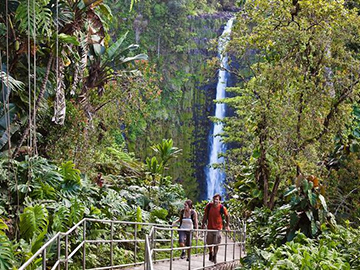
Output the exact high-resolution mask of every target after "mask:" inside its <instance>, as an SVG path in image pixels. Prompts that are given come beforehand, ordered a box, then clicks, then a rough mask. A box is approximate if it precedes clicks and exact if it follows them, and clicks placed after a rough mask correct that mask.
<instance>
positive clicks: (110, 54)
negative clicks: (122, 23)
mask: <svg viewBox="0 0 360 270" xmlns="http://www.w3.org/2000/svg"><path fill="white" fill-rule="evenodd" d="M128 33H129V31H127V32H126V33H125V34H124V35H123V36H122V37H121V38H119V39H118V40H117V41H116V42H115V43H114V44H113V45H111V46H110V48H109V49H107V54H108V58H109V60H112V59H114V57H115V56H116V55H117V52H118V50H119V48H120V46H121V44H122V43H123V42H124V40H125V38H126V36H127V35H128Z"/></svg>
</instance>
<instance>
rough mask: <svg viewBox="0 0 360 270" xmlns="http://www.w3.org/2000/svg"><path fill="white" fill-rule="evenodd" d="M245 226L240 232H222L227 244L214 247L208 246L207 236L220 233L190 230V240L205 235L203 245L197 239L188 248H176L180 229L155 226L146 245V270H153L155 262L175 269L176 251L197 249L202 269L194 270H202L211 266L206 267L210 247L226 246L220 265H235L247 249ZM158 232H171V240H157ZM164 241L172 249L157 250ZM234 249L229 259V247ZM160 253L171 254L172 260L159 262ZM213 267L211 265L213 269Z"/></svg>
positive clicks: (189, 263) (189, 266)
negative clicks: (237, 254)
mask: <svg viewBox="0 0 360 270" xmlns="http://www.w3.org/2000/svg"><path fill="white" fill-rule="evenodd" d="M242 224H243V226H242V227H241V229H240V230H229V231H225V230H224V231H222V232H221V233H222V234H223V235H224V236H225V243H220V244H213V245H207V244H206V236H207V234H208V233H209V232H218V231H217V230H204V229H194V230H190V239H192V236H193V235H194V233H196V234H200V233H201V234H202V235H203V243H204V244H202V245H199V243H198V240H199V239H198V237H196V238H195V246H193V245H192V241H190V246H188V247H174V232H177V231H179V229H174V228H166V227H157V226H154V227H153V228H152V230H151V231H150V233H149V237H148V241H149V243H148V244H147V245H146V247H145V248H146V251H145V252H146V254H147V261H146V264H145V267H144V268H145V270H153V269H154V266H153V263H155V262H160V261H169V263H170V264H169V270H172V269H173V259H174V251H177V250H188V249H190V251H191V250H192V249H195V253H196V254H198V252H197V250H198V249H202V252H201V254H202V267H198V268H194V269H193V270H200V269H205V268H207V267H209V266H207V265H206V260H205V256H206V250H207V248H209V247H221V246H224V248H225V253H224V261H222V262H219V263H217V264H215V266H216V265H218V264H224V263H233V262H237V261H239V260H240V258H241V257H242V256H243V250H244V247H245V239H246V226H245V223H242ZM158 231H170V232H171V236H170V239H157V238H156V232H158ZM229 239H231V240H232V242H229V241H228V240H229ZM164 241H170V242H171V245H170V248H157V245H156V243H157V242H164ZM229 246H230V247H232V252H230V253H231V254H230V255H232V256H231V257H232V258H231V257H230V258H229V257H228V255H229V254H228V252H227V251H228V247H229ZM236 246H239V247H240V249H239V257H238V258H236ZM158 252H170V258H168V259H163V260H157V259H156V253H158ZM213 266H214V264H213V265H211V267H213ZM188 269H189V270H190V269H192V268H191V256H189V261H188Z"/></svg>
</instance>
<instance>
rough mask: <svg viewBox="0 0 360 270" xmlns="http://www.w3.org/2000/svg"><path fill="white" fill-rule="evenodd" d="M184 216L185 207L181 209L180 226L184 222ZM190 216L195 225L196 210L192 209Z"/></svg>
mask: <svg viewBox="0 0 360 270" xmlns="http://www.w3.org/2000/svg"><path fill="white" fill-rule="evenodd" d="M183 217H184V209H182V210H181V211H180V226H181V224H182V220H183ZM190 218H191V220H192V222H193V225H194V226H195V210H194V209H191V210H190Z"/></svg>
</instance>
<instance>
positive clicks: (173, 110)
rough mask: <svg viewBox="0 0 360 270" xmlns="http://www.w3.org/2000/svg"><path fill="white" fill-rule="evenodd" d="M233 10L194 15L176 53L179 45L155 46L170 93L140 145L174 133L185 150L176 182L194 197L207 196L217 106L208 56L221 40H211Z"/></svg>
mask: <svg viewBox="0 0 360 270" xmlns="http://www.w3.org/2000/svg"><path fill="white" fill-rule="evenodd" d="M233 14H234V13H231V12H219V13H215V14H211V15H209V14H204V15H198V16H188V18H187V19H188V22H187V23H188V30H187V31H188V35H187V36H188V39H186V38H184V39H177V43H176V47H177V48H182V50H180V51H178V52H175V51H174V50H173V49H174V48H168V47H166V45H163V46H161V47H160V48H159V47H158V46H157V47H156V49H155V48H154V51H153V55H152V56H153V57H157V56H158V55H160V58H159V63H160V65H161V67H162V75H163V76H164V82H163V89H165V90H164V91H166V92H167V93H166V94H164V95H166V96H164V101H163V104H164V108H162V109H161V111H159V112H157V113H156V114H157V116H156V117H155V119H154V120H153V122H152V124H151V125H150V128H149V129H148V130H147V134H146V139H145V140H142V141H141V142H138V143H137V144H138V147H137V149H147V148H149V146H150V145H151V144H152V143H155V142H158V141H160V140H161V139H162V138H172V139H173V140H174V145H175V146H177V147H179V148H181V149H182V150H183V151H182V155H180V156H179V157H178V158H177V160H176V161H175V162H174V163H172V164H171V165H170V166H171V167H170V168H169V173H170V175H171V176H172V177H173V180H174V181H175V182H178V183H181V184H182V185H183V186H184V189H185V191H186V194H187V196H188V197H189V198H191V199H193V200H199V199H204V197H205V189H206V184H205V171H204V168H205V166H206V164H207V163H208V156H209V155H208V136H209V131H210V127H211V121H210V120H209V116H210V115H213V113H214V109H215V106H214V103H213V100H214V99H215V91H216V83H217V74H216V72H215V71H209V67H208V65H207V64H206V61H207V60H209V59H211V58H213V57H216V56H217V48H216V45H217V42H211V40H213V39H216V38H217V37H219V35H220V34H221V33H222V30H223V27H224V24H226V22H227V20H228V19H229V18H230V17H231V16H233ZM147 31H153V29H149V28H148V29H147ZM173 38H174V39H175V38H176V36H175V37H173ZM154 47H155V46H154ZM159 51H160V52H159ZM165 99H166V100H165ZM139 144H140V145H139ZM146 154H149V153H144V156H145V155H146Z"/></svg>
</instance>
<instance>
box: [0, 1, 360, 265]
mask: <svg viewBox="0 0 360 270" xmlns="http://www.w3.org/2000/svg"><path fill="white" fill-rule="evenodd" d="M359 14H360V1H359V0H337V1H336V0H291V1H290V0H246V1H244V0H221V1H215V0H197V1H195V0H166V1H164V0H125V1H121V0H120V1H115V0H27V1H25V0H0V62H1V71H0V80H1V89H0V91H1V94H0V163H1V167H0V269H18V268H19V267H20V266H21V265H22V264H23V263H24V262H25V261H27V260H28V259H29V258H30V257H31V256H32V255H33V254H34V253H35V252H36V251H37V250H38V249H39V248H40V247H41V246H42V245H43V244H44V243H46V242H47V241H48V240H49V239H51V238H52V237H53V236H54V235H55V234H56V233H57V232H66V231H67V230H68V229H69V228H71V227H72V226H74V225H75V224H77V223H78V222H79V221H80V220H82V219H83V218H84V217H87V218H99V219H111V220H127V221H137V222H153V223H158V224H167V223H168V222H169V221H173V220H175V219H176V218H177V216H178V213H179V210H180V209H181V208H182V206H183V203H184V200H185V199H186V198H190V199H192V200H193V201H195V202H198V203H199V204H198V206H197V207H196V209H197V210H198V212H202V211H203V206H204V202H201V200H204V199H208V198H206V196H205V194H206V192H205V189H206V185H207V184H206V181H205V173H204V168H205V167H206V165H207V164H208V156H209V147H208V137H209V132H210V130H211V123H212V122H221V123H222V124H223V126H224V132H223V133H222V134H221V138H222V141H223V142H224V143H226V145H227V151H226V153H224V154H223V155H224V160H225V162H224V164H218V165H217V167H219V169H221V170H223V171H224V172H225V174H226V182H225V183H224V187H225V188H226V198H225V204H226V206H227V208H228V210H229V212H230V213H231V215H232V217H233V218H241V219H242V220H243V221H244V222H246V224H247V233H248V235H247V239H246V256H245V257H244V258H242V260H241V265H240V266H238V267H239V269H360V229H359V224H360V104H359V94H360V83H359V80H360V18H359ZM230 18H235V19H234V25H233V27H232V31H231V34H230V36H229V39H230V42H229V43H228V46H227V47H226V53H227V55H228V56H229V66H228V68H226V71H227V73H228V74H229V75H228V76H229V79H230V82H231V87H230V86H229V87H227V96H226V98H224V99H223V100H220V101H217V102H223V103H225V104H226V106H227V109H228V113H227V115H226V117H225V118H224V119H216V118H214V117H212V116H213V115H214V99H215V91H216V90H215V89H216V81H217V74H218V71H219V70H224V69H225V67H223V66H221V65H220V61H219V58H218V55H217V46H218V38H219V36H220V35H221V33H222V30H223V28H224V25H225V24H226V22H227V21H228V20H229V19H230ZM107 230H108V228H107V227H104V226H101V225H98V226H95V227H93V228H91V229H88V233H90V234H91V235H92V236H93V237H94V238H96V237H102V236H104V235H107ZM117 233H118V234H119V235H120V236H119V237H120V238H121V239H122V237H126V236H128V235H131V234H134V232H133V231H126V230H119V231H117ZM70 241H76V239H73V240H70ZM109 248H110V247H109V246H106V245H101V246H100V247H98V246H96V245H95V244H94V245H88V246H87V249H88V252H87V254H88V256H87V260H86V261H87V267H100V266H103V263H105V261H106V258H104V256H103V255H104V254H108V252H109ZM115 251H116V252H115V254H116V256H115V258H114V260H115V261H116V263H129V262H132V260H133V259H134V256H136V255H134V253H133V250H131V249H129V248H128V246H126V245H117V246H116V247H115ZM47 256H48V257H49V258H50V260H51V259H53V258H55V256H56V254H55V251H54V250H51V251H50V252H49V253H48V254H47ZM139 256H143V254H141V255H139ZM40 266H41V259H40V260H37V261H36V262H34V263H33V264H31V265H30V267H29V269H38V268H39V267H40ZM80 268H81V262H80V258H77V257H75V258H74V259H73V261H72V263H71V265H70V269H80Z"/></svg>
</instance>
